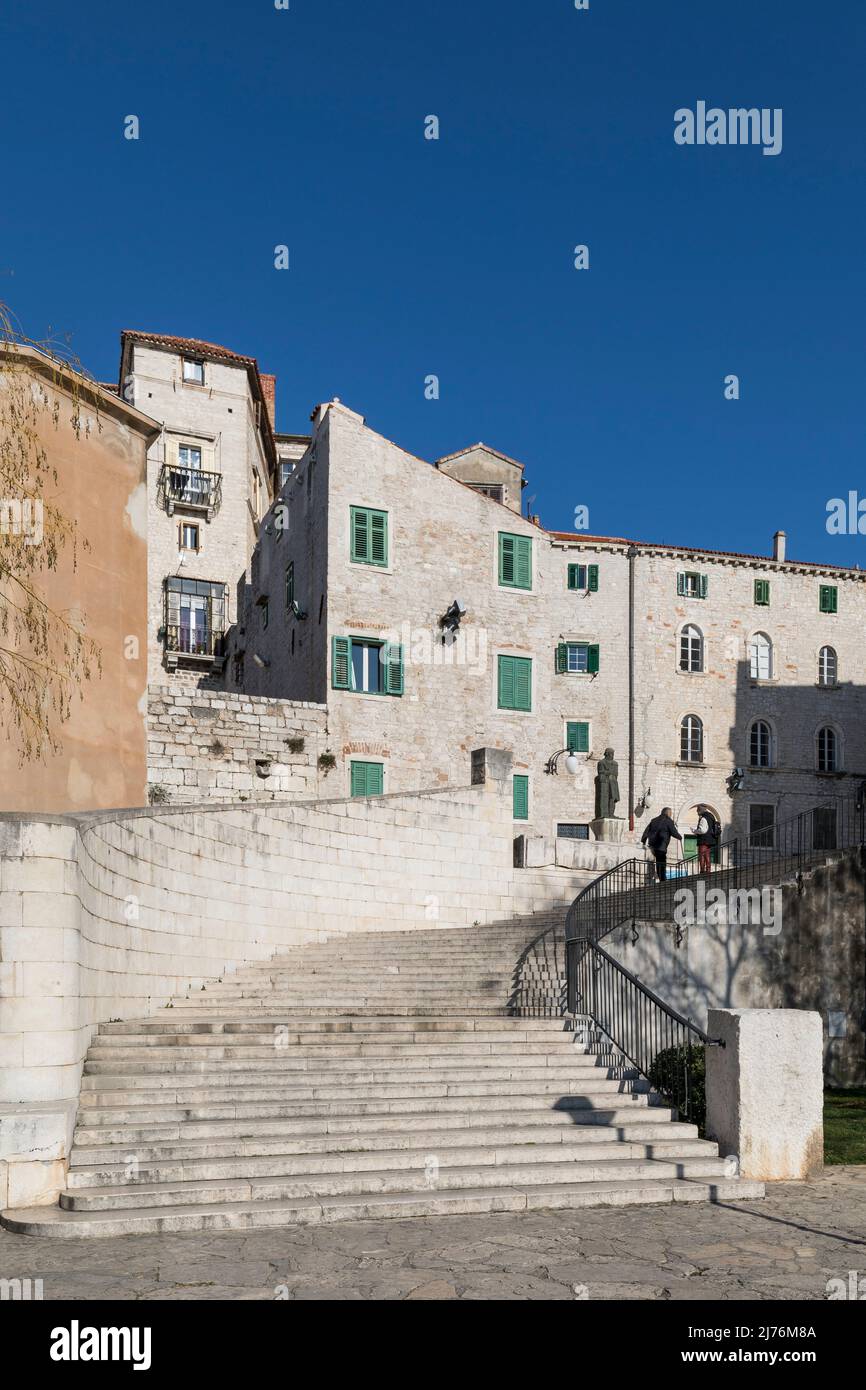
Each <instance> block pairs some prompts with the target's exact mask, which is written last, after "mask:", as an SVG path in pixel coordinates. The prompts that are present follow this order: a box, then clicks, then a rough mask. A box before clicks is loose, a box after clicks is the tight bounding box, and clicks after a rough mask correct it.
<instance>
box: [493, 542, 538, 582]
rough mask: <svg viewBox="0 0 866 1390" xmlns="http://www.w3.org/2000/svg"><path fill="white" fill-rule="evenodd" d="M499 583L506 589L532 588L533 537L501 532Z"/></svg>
mask: <svg viewBox="0 0 866 1390" xmlns="http://www.w3.org/2000/svg"><path fill="white" fill-rule="evenodd" d="M499 583H500V584H501V585H503V587H504V588H506V589H531V588H532V537H531V536H514V535H512V534H511V533H510V532H508V531H500V532H499Z"/></svg>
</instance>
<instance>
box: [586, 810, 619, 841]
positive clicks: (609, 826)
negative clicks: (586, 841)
mask: <svg viewBox="0 0 866 1390" xmlns="http://www.w3.org/2000/svg"><path fill="white" fill-rule="evenodd" d="M589 824H590V829H591V830H592V833H593V835H594V836H595V838H596V839H597V840H607V841H608V843H611V844H617V845H618V844H621V843H622V841H623V839H624V838H625V831H626V826H627V824H628V822H627V821H626V819H625V817H624V816H601V817H600V818H597V819H596V820H593V821H590V823H589Z"/></svg>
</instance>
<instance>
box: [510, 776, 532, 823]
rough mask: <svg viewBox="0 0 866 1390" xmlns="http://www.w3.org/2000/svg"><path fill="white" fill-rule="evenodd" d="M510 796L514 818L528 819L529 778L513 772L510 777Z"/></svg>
mask: <svg viewBox="0 0 866 1390" xmlns="http://www.w3.org/2000/svg"><path fill="white" fill-rule="evenodd" d="M511 787H512V790H511V798H512V804H513V812H512V814H513V816H514V819H515V820H529V778H528V777H526V776H524V774H523V773H521V772H515V774H514V776H513V778H512V779H511Z"/></svg>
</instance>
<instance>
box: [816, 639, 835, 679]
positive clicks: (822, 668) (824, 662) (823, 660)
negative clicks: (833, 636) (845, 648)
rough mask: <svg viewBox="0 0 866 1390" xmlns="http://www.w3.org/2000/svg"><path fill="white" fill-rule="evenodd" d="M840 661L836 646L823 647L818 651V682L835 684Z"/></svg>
mask: <svg viewBox="0 0 866 1390" xmlns="http://www.w3.org/2000/svg"><path fill="white" fill-rule="evenodd" d="M838 669H839V663H838V661H837V659H836V648H835V647H822V648H821V650H820V652H819V653H818V684H819V685H835V684H836V673H837V671H838Z"/></svg>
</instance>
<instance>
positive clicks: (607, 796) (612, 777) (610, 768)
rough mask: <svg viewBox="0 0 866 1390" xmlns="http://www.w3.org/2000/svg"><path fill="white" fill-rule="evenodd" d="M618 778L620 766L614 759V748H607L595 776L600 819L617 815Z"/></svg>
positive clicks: (596, 806)
mask: <svg viewBox="0 0 866 1390" xmlns="http://www.w3.org/2000/svg"><path fill="white" fill-rule="evenodd" d="M618 779H619V766H618V764H617V763H616V762H615V761H614V756H613V749H612V748H605V750H604V757H603V758H602V759H601V760H600V761H599V764H598V772H597V774H596V778H595V814H596V818H597V819H598V820H606V819H608V818H610V817H611V816H615V815H616V803H617V802H618V801H619V780H618Z"/></svg>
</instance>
